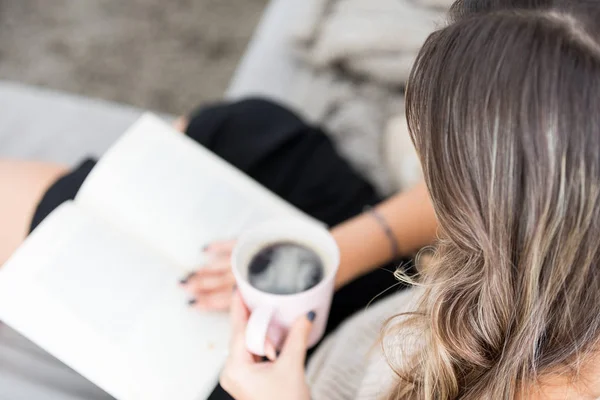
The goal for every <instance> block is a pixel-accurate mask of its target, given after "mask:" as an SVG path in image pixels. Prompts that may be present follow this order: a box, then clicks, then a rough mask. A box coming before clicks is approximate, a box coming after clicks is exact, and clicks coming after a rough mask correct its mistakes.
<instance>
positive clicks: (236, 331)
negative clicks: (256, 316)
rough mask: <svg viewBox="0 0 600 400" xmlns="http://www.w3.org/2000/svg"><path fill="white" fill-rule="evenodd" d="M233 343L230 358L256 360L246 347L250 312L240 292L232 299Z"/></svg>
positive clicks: (252, 361)
mask: <svg viewBox="0 0 600 400" xmlns="http://www.w3.org/2000/svg"><path fill="white" fill-rule="evenodd" d="M230 315H231V317H230V318H231V345H230V347H229V358H230V359H231V360H232V361H233V362H234V363H236V362H239V363H254V362H256V361H255V359H254V357H253V356H252V354H250V352H249V351H248V350H247V349H246V326H247V325H248V317H249V315H250V312H249V311H248V308H246V305H245V304H244V301H243V300H242V296H240V295H239V293H237V292H236V293H235V294H234V295H233V299H232V301H231V311H230Z"/></svg>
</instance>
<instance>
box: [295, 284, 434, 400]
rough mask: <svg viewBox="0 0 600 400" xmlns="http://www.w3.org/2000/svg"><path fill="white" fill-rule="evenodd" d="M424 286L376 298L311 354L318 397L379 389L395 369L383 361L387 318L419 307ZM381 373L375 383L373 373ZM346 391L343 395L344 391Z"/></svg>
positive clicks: (350, 395)
mask: <svg viewBox="0 0 600 400" xmlns="http://www.w3.org/2000/svg"><path fill="white" fill-rule="evenodd" d="M422 293H423V290H422V289H421V288H410V289H405V290H401V291H398V293H395V294H393V295H389V296H387V297H386V298H385V299H382V300H380V301H373V302H372V303H371V304H370V305H368V306H367V307H366V308H365V309H364V310H363V311H360V312H358V313H356V314H354V316H352V317H351V318H349V319H348V320H347V321H346V322H344V323H343V324H342V325H341V326H340V327H339V328H338V329H337V330H336V331H335V332H334V333H333V334H332V335H330V336H329V337H328V338H327V339H326V340H325V341H324V342H323V343H322V344H321V345H320V346H319V349H318V350H317V351H316V352H315V353H314V354H313V356H312V357H311V360H310V363H309V365H308V369H307V378H308V381H309V384H310V386H311V389H312V391H313V397H314V398H315V399H336V398H344V399H348V398H368V396H367V397H365V396H364V394H365V392H367V393H371V392H372V391H373V390H376V391H379V390H380V389H381V388H382V387H383V386H386V385H382V384H381V383H382V379H383V375H384V374H385V372H386V371H387V370H389V371H387V372H391V369H390V368H389V367H388V368H387V369H386V368H385V365H386V364H385V363H382V361H383V356H382V354H381V346H378V345H377V344H378V343H379V342H380V339H381V334H382V329H383V327H384V324H385V323H386V321H387V320H388V319H389V318H390V317H393V316H395V315H398V314H402V313H405V312H410V311H413V310H415V308H416V305H417V303H418V301H419V299H420V298H421V296H422ZM375 370H376V371H377V372H376V373H375V375H378V376H379V379H380V381H379V384H378V385H376V386H372V385H371V384H370V383H369V382H370V381H371V380H372V379H371V378H370V377H371V376H373V375H374V371H375ZM342 394H343V395H342Z"/></svg>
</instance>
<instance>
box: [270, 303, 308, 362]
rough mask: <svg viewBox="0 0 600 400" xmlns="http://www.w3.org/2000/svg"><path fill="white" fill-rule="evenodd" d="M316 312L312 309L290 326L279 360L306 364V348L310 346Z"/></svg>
mask: <svg viewBox="0 0 600 400" xmlns="http://www.w3.org/2000/svg"><path fill="white" fill-rule="evenodd" d="M315 316H316V314H315V313H314V312H313V311H311V312H309V313H308V314H307V315H304V316H302V317H300V318H298V319H297V320H296V322H294V325H292V327H291V328H290V331H289V333H288V336H287V338H286V339H285V344H284V346H283V349H282V350H281V355H280V356H279V360H281V361H283V362H290V363H294V364H298V365H300V366H303V365H304V361H305V359H306V348H307V347H308V335H309V334H310V330H311V328H312V325H313V324H312V321H314V319H315Z"/></svg>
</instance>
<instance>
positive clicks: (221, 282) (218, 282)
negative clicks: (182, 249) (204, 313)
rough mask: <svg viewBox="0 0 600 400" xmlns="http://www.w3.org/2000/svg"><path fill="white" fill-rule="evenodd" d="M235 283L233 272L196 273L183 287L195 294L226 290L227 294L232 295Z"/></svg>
mask: <svg viewBox="0 0 600 400" xmlns="http://www.w3.org/2000/svg"><path fill="white" fill-rule="evenodd" d="M234 285H235V278H234V276H233V274H232V273H231V272H229V271H227V272H223V273H220V274H216V273H215V274H204V275H200V274H196V275H195V276H194V277H192V278H190V279H188V281H187V283H185V284H184V285H183V287H184V288H185V289H186V290H187V291H189V292H190V293H194V294H196V293H197V294H200V293H206V292H214V291H226V292H227V294H229V295H231V291H232V290H233V286H234Z"/></svg>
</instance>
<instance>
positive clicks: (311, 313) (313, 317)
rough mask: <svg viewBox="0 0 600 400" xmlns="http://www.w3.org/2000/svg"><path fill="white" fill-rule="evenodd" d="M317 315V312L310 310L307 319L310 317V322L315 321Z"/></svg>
mask: <svg viewBox="0 0 600 400" xmlns="http://www.w3.org/2000/svg"><path fill="white" fill-rule="evenodd" d="M316 316H317V314H316V313H315V312H314V311H309V312H308V314H306V319H308V320H309V321H310V322H313V321H314V320H315V317H316Z"/></svg>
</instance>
